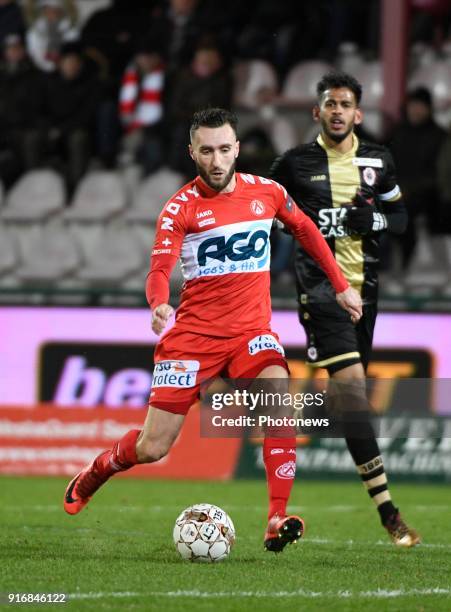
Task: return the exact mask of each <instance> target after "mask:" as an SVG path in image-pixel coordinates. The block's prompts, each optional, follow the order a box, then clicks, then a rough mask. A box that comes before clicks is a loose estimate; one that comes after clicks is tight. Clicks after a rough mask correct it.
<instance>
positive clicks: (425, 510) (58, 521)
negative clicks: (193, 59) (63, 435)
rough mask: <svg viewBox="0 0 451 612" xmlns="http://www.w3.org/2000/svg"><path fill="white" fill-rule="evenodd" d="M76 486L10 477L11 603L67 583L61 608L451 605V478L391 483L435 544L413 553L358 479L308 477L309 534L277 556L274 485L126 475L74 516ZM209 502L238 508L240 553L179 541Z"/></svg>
mask: <svg viewBox="0 0 451 612" xmlns="http://www.w3.org/2000/svg"><path fill="white" fill-rule="evenodd" d="M66 482H67V481H66V480H65V479H61V478H34V479H31V478H12V477H1V478H0V487H1V491H2V504H1V506H0V524H1V530H0V555H1V572H0V576H1V577H0V582H1V584H0V592H1V593H2V594H3V595H2V596H3V600H4V597H5V595H4V594H5V593H9V592H26V593H67V594H69V601H68V602H67V603H66V604H59V609H63V610H143V611H144V610H163V611H164V612H171V611H173V610H174V611H183V612H186V611H190V612H191V611H196V612H197V611H198V610H199V611H204V610H205V611H207V610H214V611H215V612H222V611H224V610H227V611H235V610H239V611H242V610H256V609H258V610H259V611H260V610H271V611H272V612H274V610H290V611H304V610H305V611H310V610H314V611H324V610H334V611H335V610H340V611H341V610H346V611H347V610H353V611H354V610H355V611H361V610H365V611H377V612H381V611H383V612H385V611H386V610H390V611H391V610H396V611H404V610H405V611H409V612H411V611H423V610H434V612H438V611H441V610H443V611H445V610H446V611H449V610H451V529H450V514H449V506H450V501H451V499H450V497H451V496H450V492H449V488H447V487H446V486H444V487H440V486H432V485H430V486H428V485H418V484H416V485H401V484H394V485H393V487H392V493H393V495H394V497H395V501H396V503H398V504H399V505H400V507H401V509H402V511H403V514H404V516H405V518H406V519H407V520H408V522H409V523H411V524H412V525H413V526H415V528H417V529H418V530H419V531H420V533H421V534H422V536H423V540H424V543H423V544H422V545H421V546H419V547H417V548H415V549H411V550H402V549H397V548H395V547H394V546H393V545H391V544H390V543H389V540H388V538H387V536H386V534H385V531H384V530H383V529H382V528H381V527H380V525H379V522H378V518H377V515H376V511H375V509H374V508H373V506H372V504H371V502H370V501H369V499H368V498H367V496H366V493H365V491H364V489H363V487H362V485H361V484H360V483H359V482H358V481H357V479H356V482H355V483H352V482H348V483H343V484H340V483H332V482H305V483H303V482H302V480H301V479H300V480H297V481H296V484H295V487H294V491H293V495H292V500H291V502H292V504H291V506H290V510H291V511H293V512H296V513H299V514H301V515H302V516H303V517H304V518H305V520H306V523H307V531H306V534H305V538H304V539H303V540H302V541H301V542H299V543H298V544H297V545H292V546H289V547H287V548H286V549H285V551H284V552H283V553H282V554H280V555H274V554H273V553H268V552H265V551H264V550H263V545H262V539H263V531H264V526H265V518H266V488H265V483H264V482H263V481H234V482H225V483H220V482H211V483H205V482H174V481H145V480H125V479H120V478H118V479H116V480H114V479H113V480H112V481H110V482H109V483H108V484H107V485H105V487H103V488H102V489H101V490H100V491H99V492H98V493H97V494H96V496H95V497H94V499H93V500H92V501H91V503H90V505H89V506H88V508H87V509H85V510H84V511H83V512H82V513H81V514H80V515H78V516H75V517H70V516H67V515H66V514H65V513H64V512H63V510H62V505H61V501H62V496H63V493H64V489H65V486H66ZM204 501H205V502H209V503H214V504H217V505H219V506H221V507H223V508H224V509H225V510H226V511H228V512H229V513H230V515H231V517H232V519H233V520H234V522H235V526H236V530H237V541H236V544H235V547H234V549H233V551H232V554H231V556H230V557H229V559H227V560H226V561H225V562H223V563H218V564H216V565H215V564H209V565H203V564H193V563H189V562H184V561H182V560H181V559H180V558H179V557H178V554H177V553H176V551H175V548H174V546H173V543H172V528H173V524H174V520H175V518H176V517H177V515H178V514H179V513H180V511H181V510H183V509H184V508H185V507H186V506H188V505H191V504H193V503H197V502H204ZM8 607H9V608H12V609H14V608H16V607H18V606H15V605H12V606H8ZM55 607H57V604H53V605H48V604H41V605H33V604H27V605H26V606H21V608H22V609H24V608H25V609H29V610H31V609H34V610H44V609H55ZM5 609H6V606H5Z"/></svg>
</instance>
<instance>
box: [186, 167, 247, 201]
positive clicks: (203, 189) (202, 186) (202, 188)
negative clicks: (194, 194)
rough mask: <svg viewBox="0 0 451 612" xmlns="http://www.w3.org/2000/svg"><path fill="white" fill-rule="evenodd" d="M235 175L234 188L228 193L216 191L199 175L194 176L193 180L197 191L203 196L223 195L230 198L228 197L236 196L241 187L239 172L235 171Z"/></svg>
mask: <svg viewBox="0 0 451 612" xmlns="http://www.w3.org/2000/svg"><path fill="white" fill-rule="evenodd" d="M235 177H236V185H235V189H234V190H233V191H229V192H228V193H218V192H217V191H216V190H215V189H212V188H211V187H210V186H209V185H207V183H205V182H204V181H203V180H202V179H201V178H200V176H196V178H195V179H194V182H195V183H196V187H197V190H198V192H199V193H200V195H201V196H202V197H203V198H214V197H217V196H224V197H229V198H230V197H233V196H236V195H237V194H238V193H239V192H240V191H241V187H242V179H241V175H240V173H239V172H235Z"/></svg>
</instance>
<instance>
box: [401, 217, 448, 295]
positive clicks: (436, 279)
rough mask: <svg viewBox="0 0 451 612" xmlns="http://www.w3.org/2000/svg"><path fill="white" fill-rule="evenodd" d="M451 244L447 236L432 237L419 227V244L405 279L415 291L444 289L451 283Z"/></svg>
mask: <svg viewBox="0 0 451 612" xmlns="http://www.w3.org/2000/svg"><path fill="white" fill-rule="evenodd" d="M450 270H451V242H450V240H449V238H448V237H447V236H430V235H429V234H428V233H427V232H426V231H425V230H424V229H423V228H422V227H421V226H419V227H418V242H417V245H416V250H415V253H414V256H413V258H412V261H411V262H410V264H409V269H408V271H407V274H406V276H405V278H404V282H405V285H406V287H408V288H409V289H410V290H414V291H418V290H420V291H423V290H427V289H440V290H441V289H443V288H444V286H446V285H447V284H448V283H449V281H450Z"/></svg>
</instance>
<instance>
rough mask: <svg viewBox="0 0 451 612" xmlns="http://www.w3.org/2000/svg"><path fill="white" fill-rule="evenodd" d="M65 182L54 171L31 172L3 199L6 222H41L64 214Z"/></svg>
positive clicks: (3, 216) (3, 214)
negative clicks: (58, 214) (57, 214)
mask: <svg viewBox="0 0 451 612" xmlns="http://www.w3.org/2000/svg"><path fill="white" fill-rule="evenodd" d="M65 201H66V193H65V187H64V181H63V179H62V177H61V176H60V175H59V174H57V173H56V172H55V171H54V170H50V169H44V170H33V171H30V172H27V173H26V174H24V175H23V176H22V177H21V178H20V179H19V180H18V181H17V182H16V184H15V185H13V187H12V188H11V189H10V191H9V193H8V194H7V196H6V199H5V206H4V208H3V211H2V218H3V219H4V220H5V221H14V222H22V221H25V222H28V221H44V220H46V219H48V218H49V217H50V216H52V215H54V214H56V213H59V212H61V211H62V210H63V208H64V204H65Z"/></svg>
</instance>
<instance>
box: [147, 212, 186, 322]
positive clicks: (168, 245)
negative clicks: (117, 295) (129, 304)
mask: <svg viewBox="0 0 451 612" xmlns="http://www.w3.org/2000/svg"><path fill="white" fill-rule="evenodd" d="M175 211H176V212H175ZM185 234H186V219H185V214H184V212H183V211H182V210H181V208H180V205H179V204H174V203H173V202H170V201H169V203H168V204H167V205H166V206H165V207H164V209H163V211H162V212H161V214H160V216H159V217H158V222H157V231H156V234H155V242H154V245H153V248H152V253H151V257H150V270H149V273H148V275H147V279H146V298H147V302H148V304H149V306H150V307H151V308H152V310H154V309H155V308H156V307H157V306H159V305H160V304H167V303H168V301H169V293H170V292H169V279H170V277H171V272H172V270H173V269H174V266H175V264H176V263H177V260H178V258H179V257H180V251H181V248H182V243H183V238H184V236H185Z"/></svg>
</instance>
